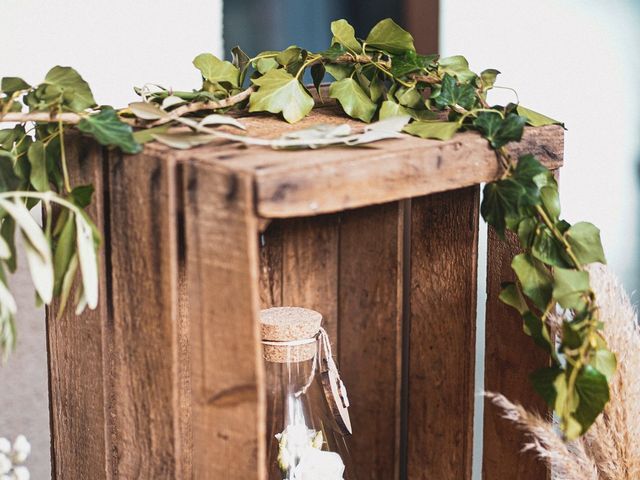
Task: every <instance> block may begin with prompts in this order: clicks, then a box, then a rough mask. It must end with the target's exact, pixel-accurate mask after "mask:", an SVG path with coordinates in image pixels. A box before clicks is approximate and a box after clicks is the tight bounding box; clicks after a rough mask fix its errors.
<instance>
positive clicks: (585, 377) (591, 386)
mask: <svg viewBox="0 0 640 480" xmlns="http://www.w3.org/2000/svg"><path fill="white" fill-rule="evenodd" d="M576 392H577V394H578V396H579V398H580V403H579V404H578V408H577V410H576V412H575V415H574V416H575V419H576V420H577V421H578V422H579V423H580V425H581V427H582V431H581V432H580V434H582V433H584V432H586V431H587V430H588V429H589V427H590V426H591V425H592V424H593V422H595V420H596V418H598V416H599V415H600V414H601V413H602V411H603V410H604V407H605V406H606V405H607V402H608V401H609V384H608V382H607V377H605V376H604V375H603V374H602V373H600V372H599V371H598V370H596V369H595V368H593V367H591V366H589V365H587V366H586V367H584V368H583V369H582V370H581V371H580V373H579V374H578V377H577V379H576ZM569 440H573V438H569Z"/></svg>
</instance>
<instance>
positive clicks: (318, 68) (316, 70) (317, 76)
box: [311, 63, 326, 95]
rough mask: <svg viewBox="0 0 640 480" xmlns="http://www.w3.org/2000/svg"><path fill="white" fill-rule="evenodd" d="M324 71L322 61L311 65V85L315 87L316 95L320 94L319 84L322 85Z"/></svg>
mask: <svg viewBox="0 0 640 480" xmlns="http://www.w3.org/2000/svg"><path fill="white" fill-rule="evenodd" d="M325 71H326V69H325V66H324V63H314V64H313V65H311V79H312V80H313V86H314V87H316V92H318V95H320V85H322V80H324V74H325Z"/></svg>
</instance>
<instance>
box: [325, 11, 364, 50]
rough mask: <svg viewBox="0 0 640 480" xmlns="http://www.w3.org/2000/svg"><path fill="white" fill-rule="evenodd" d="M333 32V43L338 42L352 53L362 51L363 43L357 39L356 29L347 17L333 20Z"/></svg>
mask: <svg viewBox="0 0 640 480" xmlns="http://www.w3.org/2000/svg"><path fill="white" fill-rule="evenodd" d="M331 33H333V40H332V41H331V43H332V44H334V43H336V42H337V43H339V44H340V45H342V46H344V47H345V48H346V49H347V50H350V51H351V52H352V53H356V54H358V53H362V45H360V42H359V41H358V40H356V31H355V30H354V28H353V27H352V26H351V25H350V24H349V22H347V21H346V20H345V19H340V20H336V21H335V22H331Z"/></svg>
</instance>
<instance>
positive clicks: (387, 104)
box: [379, 100, 438, 121]
mask: <svg viewBox="0 0 640 480" xmlns="http://www.w3.org/2000/svg"><path fill="white" fill-rule="evenodd" d="M402 115H409V116H411V118H413V119H415V120H424V121H429V120H436V119H437V118H438V116H437V114H436V113H434V112H431V111H430V110H416V109H413V108H408V107H404V106H402V105H400V104H398V103H396V102H394V101H392V100H385V101H384V102H382V106H381V107H380V112H379V116H380V120H384V119H385V118H391V117H398V116H402Z"/></svg>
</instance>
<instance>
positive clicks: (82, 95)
mask: <svg viewBox="0 0 640 480" xmlns="http://www.w3.org/2000/svg"><path fill="white" fill-rule="evenodd" d="M45 82H46V83H47V84H48V85H53V86H54V87H56V88H57V89H59V90H60V91H61V92H62V93H63V94H64V103H65V104H66V105H68V106H69V108H71V109H72V110H74V111H76V112H81V111H84V110H86V109H87V108H90V107H93V106H94V105H95V104H96V101H95V99H94V98H93V93H91V88H90V87H89V84H88V83H87V82H85V81H84V79H83V78H82V77H81V76H80V74H79V73H78V72H76V71H75V70H74V69H73V68H71V67H60V66H56V67H53V68H52V69H51V70H49V72H48V73H47V76H46V77H45Z"/></svg>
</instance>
